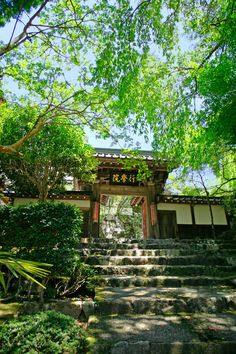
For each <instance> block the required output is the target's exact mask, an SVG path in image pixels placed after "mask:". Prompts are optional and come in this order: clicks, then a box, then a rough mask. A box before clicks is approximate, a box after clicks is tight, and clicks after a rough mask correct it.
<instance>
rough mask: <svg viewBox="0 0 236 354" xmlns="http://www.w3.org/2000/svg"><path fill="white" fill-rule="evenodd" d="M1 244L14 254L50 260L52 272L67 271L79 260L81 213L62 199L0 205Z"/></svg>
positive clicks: (36, 259)
mask: <svg viewBox="0 0 236 354" xmlns="http://www.w3.org/2000/svg"><path fill="white" fill-rule="evenodd" d="M0 220H2V222H1V225H0V244H1V245H2V247H3V250H6V251H13V250H14V252H15V253H16V255H17V257H21V258H26V259H30V260H34V261H40V262H44V263H51V264H53V265H54V266H53V268H52V273H53V274H54V275H59V274H60V275H61V274H63V275H70V274H71V272H73V271H74V269H75V268H76V265H77V263H78V256H77V252H76V247H77V245H78V243H79V241H80V236H81V225H82V213H81V212H80V210H79V209H78V208H76V207H74V206H73V205H70V204H65V203H54V202H49V203H39V204H29V205H26V206H20V207H1V208H0Z"/></svg>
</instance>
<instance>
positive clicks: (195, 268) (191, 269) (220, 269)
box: [95, 264, 236, 278]
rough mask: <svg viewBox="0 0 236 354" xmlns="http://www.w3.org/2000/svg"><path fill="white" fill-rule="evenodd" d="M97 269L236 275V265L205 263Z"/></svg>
mask: <svg viewBox="0 0 236 354" xmlns="http://www.w3.org/2000/svg"><path fill="white" fill-rule="evenodd" d="M95 269H96V270H97V271H98V274H100V275H114V276H115V275H137V276H148V277H151V276H158V275H166V276H168V275H171V276H185V277H186V276H191V277H194V276H202V275H205V276H216V277H218V278H219V277H224V276H230V275H232V276H235V274H236V272H235V270H236V266H234V267H233V266H232V267H231V266H209V267H208V266H204V265H183V266H182V265H181V266H180V265H151V264H146V265H97V266H95Z"/></svg>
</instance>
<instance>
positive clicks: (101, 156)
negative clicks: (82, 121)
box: [90, 149, 168, 238]
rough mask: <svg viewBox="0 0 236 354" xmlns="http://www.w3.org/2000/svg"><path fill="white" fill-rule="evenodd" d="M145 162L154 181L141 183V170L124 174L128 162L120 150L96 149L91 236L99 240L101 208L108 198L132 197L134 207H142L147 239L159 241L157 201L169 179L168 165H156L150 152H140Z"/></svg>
mask: <svg viewBox="0 0 236 354" xmlns="http://www.w3.org/2000/svg"><path fill="white" fill-rule="evenodd" d="M140 154H141V156H142V161H145V163H146V164H147V166H148V169H149V170H150V171H151V177H150V178H149V179H148V180H146V181H142V182H139V181H138V180H137V173H138V168H133V169H132V170H128V171H127V170H125V169H124V167H123V166H124V165H123V164H122V159H128V158H129V157H128V156H125V155H123V154H122V153H121V152H120V151H119V150H114V149H96V155H95V156H96V158H97V159H98V161H99V165H98V171H97V180H96V182H95V183H94V184H93V186H92V194H91V199H90V200H91V205H90V228H91V230H90V235H91V236H92V237H99V217H100V206H101V204H105V203H106V201H107V199H108V196H109V195H124V196H127V195H128V196H133V199H132V202H131V206H136V205H141V207H142V225H143V235H144V238H158V237H160V230H159V222H158V213H157V201H158V198H159V196H160V194H161V193H162V192H163V189H164V185H165V182H166V179H167V177H168V172H167V165H166V164H160V163H159V162H157V161H155V159H154V158H153V156H151V155H150V151H148V152H147V151H141V152H140Z"/></svg>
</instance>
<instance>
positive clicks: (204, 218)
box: [193, 205, 227, 225]
mask: <svg viewBox="0 0 236 354" xmlns="http://www.w3.org/2000/svg"><path fill="white" fill-rule="evenodd" d="M193 208H194V216H195V223H196V224H197V225H210V224H211V215H210V209H209V206H208V205H194V207H193ZM212 213H213V220H214V225H227V219H226V215H225V210H224V208H223V207H222V206H221V205H212Z"/></svg>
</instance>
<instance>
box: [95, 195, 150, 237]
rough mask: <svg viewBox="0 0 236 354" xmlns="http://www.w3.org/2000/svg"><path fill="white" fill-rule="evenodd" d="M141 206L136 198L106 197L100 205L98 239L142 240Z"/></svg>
mask: <svg viewBox="0 0 236 354" xmlns="http://www.w3.org/2000/svg"><path fill="white" fill-rule="evenodd" d="M142 226H143V222H142V205H137V203H136V197H132V196H118V195H107V196H104V197H103V200H102V203H101V205H100V218H99V237H100V238H101V237H102V238H112V239H116V240H121V239H130V238H133V239H136V240H141V239H143V229H142Z"/></svg>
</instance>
